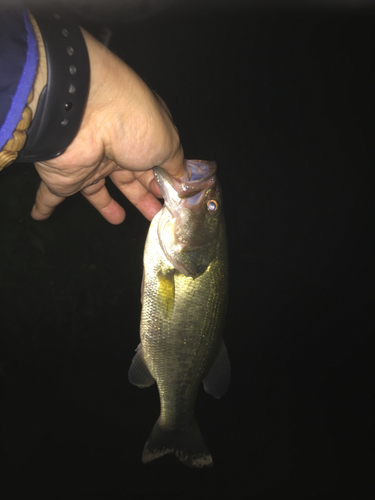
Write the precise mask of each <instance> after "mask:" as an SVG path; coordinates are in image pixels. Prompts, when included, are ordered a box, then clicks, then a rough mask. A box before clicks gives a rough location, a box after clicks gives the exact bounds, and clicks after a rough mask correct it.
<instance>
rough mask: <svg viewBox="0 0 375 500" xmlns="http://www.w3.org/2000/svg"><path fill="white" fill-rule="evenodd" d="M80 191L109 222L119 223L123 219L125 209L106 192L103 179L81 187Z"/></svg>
mask: <svg viewBox="0 0 375 500" xmlns="http://www.w3.org/2000/svg"><path fill="white" fill-rule="evenodd" d="M81 193H82V194H83V196H84V197H85V198H86V200H88V201H89V202H90V203H91V205H92V206H93V207H95V208H96V209H97V210H98V212H99V213H100V214H101V215H102V216H103V217H104V218H105V219H106V220H107V221H108V222H110V223H111V224H121V222H123V221H124V219H125V215H126V214H125V210H124V209H123V208H122V207H121V206H120V205H119V204H118V203H117V202H116V201H115V200H114V199H113V198H112V197H111V195H110V194H109V193H108V191H107V188H106V187H105V179H100V180H99V181H98V182H97V183H96V184H91V186H88V187H86V188H84V189H82V191H81Z"/></svg>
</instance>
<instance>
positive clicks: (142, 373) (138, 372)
mask: <svg viewBox="0 0 375 500" xmlns="http://www.w3.org/2000/svg"><path fill="white" fill-rule="evenodd" d="M136 351H137V352H136V355H135V356H134V358H133V361H132V364H131V365H130V368H129V372H128V378H129V382H130V383H131V384H133V385H136V386H137V387H140V388H141V389H143V388H144V387H150V385H152V384H153V383H154V382H155V379H154V377H153V376H152V375H151V373H150V371H149V369H148V368H147V365H146V363H145V360H144V357H143V351H142V344H139V345H138V347H137V349H136Z"/></svg>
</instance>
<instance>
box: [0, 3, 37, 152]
mask: <svg viewBox="0 0 375 500" xmlns="http://www.w3.org/2000/svg"><path fill="white" fill-rule="evenodd" d="M23 20H24V24H25V28H26V32H27V54H26V61H25V65H24V67H23V72H22V75H21V78H20V80H19V83H18V86H17V90H16V92H15V94H14V96H13V99H12V103H11V105H10V108H9V111H8V113H7V116H6V118H5V121H4V122H3V124H2V125H1V129H0V149H1V148H2V147H3V146H4V144H5V143H6V142H7V141H8V140H9V139H10V138H11V137H12V134H13V132H14V130H15V129H16V127H17V124H18V122H19V121H20V119H21V117H22V112H23V110H24V108H25V106H26V102H27V98H28V97H29V94H30V91H31V89H32V86H33V83H34V79H35V75H36V71H37V67H38V56H39V54H38V46H37V42H36V38H35V34H34V30H33V27H32V25H31V23H30V20H29V17H28V15H27V12H26V11H25V10H24V11H23ZM2 98H3V95H1V94H0V99H2Z"/></svg>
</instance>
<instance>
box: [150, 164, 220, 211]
mask: <svg viewBox="0 0 375 500" xmlns="http://www.w3.org/2000/svg"><path fill="white" fill-rule="evenodd" d="M215 173H216V163H215V162H214V161H203V160H185V171H184V174H183V176H182V177H181V178H180V179H175V178H174V177H172V176H171V175H169V174H168V173H167V172H166V171H165V170H164V169H163V168H161V167H154V175H155V179H156V182H157V183H158V186H159V189H160V192H161V195H162V197H163V198H164V200H165V202H166V203H167V205H168V204H170V203H173V202H174V203H175V204H176V203H177V204H178V205H179V204H180V203H181V200H185V199H188V198H192V200H189V201H191V202H192V203H191V205H195V204H196V203H197V202H198V201H199V200H198V199H194V198H196V196H197V195H199V194H200V193H202V192H204V191H205V190H206V189H207V188H209V187H210V186H212V185H213V184H215V181H216V176H215ZM198 198H200V197H199V196H198ZM189 204H190V203H189Z"/></svg>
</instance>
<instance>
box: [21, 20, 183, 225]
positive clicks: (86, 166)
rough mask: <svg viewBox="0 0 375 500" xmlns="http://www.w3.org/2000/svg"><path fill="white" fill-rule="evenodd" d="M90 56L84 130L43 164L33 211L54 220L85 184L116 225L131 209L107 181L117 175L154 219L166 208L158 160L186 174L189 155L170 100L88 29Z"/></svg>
mask: <svg viewBox="0 0 375 500" xmlns="http://www.w3.org/2000/svg"><path fill="white" fill-rule="evenodd" d="M82 32H83V35H84V38H85V41H86V45H87V49H88V53H89V58H90V71H91V79H90V89H89V96H88V101H87V106H86V110H85V113H84V116H83V119H82V123H81V127H80V130H79V131H78V134H77V136H76V137H75V139H74V141H73V142H72V143H71V144H70V146H69V147H68V148H67V150H66V151H65V152H64V153H63V154H62V155H61V156H59V157H57V158H53V159H51V160H47V161H43V162H38V163H35V167H36V169H37V171H38V173H39V175H40V177H41V179H42V181H41V183H40V186H39V189H38V192H37V194H36V200H35V204H34V206H33V209H32V212H31V215H32V217H33V218H34V219H36V220H44V219H47V218H48V217H49V216H50V215H51V214H52V212H53V210H54V209H55V208H56V206H57V205H58V204H59V203H61V202H62V201H63V200H64V199H65V198H66V197H67V196H70V195H72V194H74V193H77V192H78V191H81V193H82V194H83V195H84V196H85V198H86V199H87V200H88V201H89V202H90V203H91V204H92V205H93V206H94V207H95V208H96V209H97V210H98V211H99V212H100V213H101V214H102V215H103V217H104V218H105V219H107V220H108V221H109V222H111V223H112V224H119V223H121V222H122V221H123V220H124V218H125V211H124V209H123V208H122V207H121V206H120V205H119V204H118V203H117V202H116V201H114V200H113V199H112V197H111V196H110V194H109V193H108V191H107V189H106V187H105V177H107V176H109V177H110V178H111V180H112V181H113V183H114V184H115V185H116V186H117V187H118V189H119V190H120V191H121V192H122V193H123V194H124V195H125V196H126V197H127V198H128V199H129V200H130V201H131V202H132V203H133V204H134V205H135V206H136V207H137V208H138V209H139V210H140V212H141V213H142V214H143V215H144V216H145V217H146V218H147V219H149V220H151V219H152V218H153V216H154V215H155V214H156V213H157V212H158V211H159V210H160V208H161V203H160V201H159V200H157V198H156V196H160V192H159V190H158V187H157V184H156V182H155V180H154V175H153V171H152V167H153V166H155V165H158V166H161V167H163V168H164V169H165V170H167V171H168V172H169V173H170V174H171V175H172V176H174V177H177V178H178V177H181V176H182V174H183V165H184V154H183V150H182V147H181V144H180V140H179V136H178V132H177V129H176V127H175V126H174V124H173V121H172V118H171V115H170V112H169V110H168V108H167V107H166V105H165V104H164V102H163V101H162V100H161V99H160V98H159V97H158V96H157V95H156V94H154V93H153V92H152V91H151V90H150V89H149V88H148V87H147V85H146V84H145V83H144V82H143V80H142V79H141V78H140V77H139V76H138V75H137V74H136V73H135V72H134V71H133V70H132V69H131V68H129V66H127V65H126V64H125V63H124V62H123V61H122V60H120V59H119V58H118V57H117V56H115V55H114V54H113V53H112V52H110V51H109V50H108V49H107V48H106V47H104V46H103V45H102V44H100V43H99V42H98V41H97V40H96V39H95V38H93V37H92V36H91V35H90V34H89V33H87V32H86V31H85V30H83V29H82Z"/></svg>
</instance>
